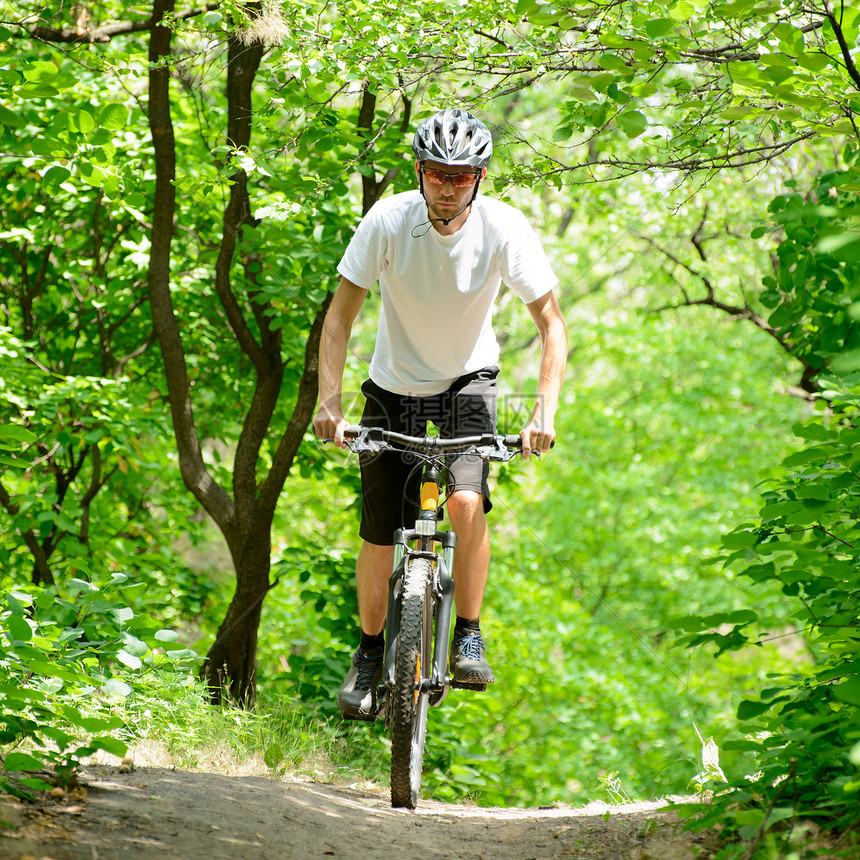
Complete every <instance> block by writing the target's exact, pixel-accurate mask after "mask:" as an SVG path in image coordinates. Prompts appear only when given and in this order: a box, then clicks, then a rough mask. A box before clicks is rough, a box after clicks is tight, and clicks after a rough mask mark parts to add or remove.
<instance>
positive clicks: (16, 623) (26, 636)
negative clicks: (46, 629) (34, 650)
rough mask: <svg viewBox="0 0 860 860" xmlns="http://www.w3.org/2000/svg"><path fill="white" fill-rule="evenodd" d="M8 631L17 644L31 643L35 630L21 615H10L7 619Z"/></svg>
mask: <svg viewBox="0 0 860 860" xmlns="http://www.w3.org/2000/svg"><path fill="white" fill-rule="evenodd" d="M6 629H7V630H8V631H9V633H10V634H11V635H12V638H13V639H14V640H15V641H17V642H29V641H30V640H31V639H32V638H33V628H32V627H30V625H29V624H28V623H27V620H26V619H25V618H24V617H23V616H21V615H10V616H9V617H8V618H7V619H6Z"/></svg>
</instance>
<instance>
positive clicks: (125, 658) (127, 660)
mask: <svg viewBox="0 0 860 860" xmlns="http://www.w3.org/2000/svg"><path fill="white" fill-rule="evenodd" d="M116 658H117V660H119V661H120V663H123V664H124V665H126V666H128V668H129V669H139V668H140V667H141V666H142V665H143V663H142V662H141V660H140V658H139V657H135V656H134V654H129V653H128V651H126V650H125V648H121V649H120V650H119V651H118V652H117V655H116Z"/></svg>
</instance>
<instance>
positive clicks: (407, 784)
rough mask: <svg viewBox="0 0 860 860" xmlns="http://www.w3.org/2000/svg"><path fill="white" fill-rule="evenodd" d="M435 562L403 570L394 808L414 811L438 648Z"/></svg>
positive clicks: (419, 561)
mask: <svg viewBox="0 0 860 860" xmlns="http://www.w3.org/2000/svg"><path fill="white" fill-rule="evenodd" d="M431 574H432V563H431V561H430V560H429V559H427V558H411V559H409V560H408V561H407V562H406V566H405V569H404V571H403V590H402V592H401V597H400V630H399V632H398V634H397V645H396V649H397V650H396V652H395V660H394V689H393V691H392V693H393V696H392V702H391V805H392V806H400V807H404V806H405V807H406V808H408V809H414V808H415V804H416V803H417V802H418V794H419V792H420V790H421V771H422V769H423V766H424V740H425V737H426V731H427V706H428V698H429V696H428V693H427V692H422V691H421V682H422V681H423V680H426V679H428V678H429V677H430V672H431V664H432V647H433V645H432V643H433V599H432V590H431V580H432V576H431Z"/></svg>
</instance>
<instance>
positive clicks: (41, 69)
mask: <svg viewBox="0 0 860 860" xmlns="http://www.w3.org/2000/svg"><path fill="white" fill-rule="evenodd" d="M57 71H58V69H57V67H56V66H55V65H54V63H51V62H49V61H48V60H37V61H36V62H35V63H31V64H30V65H29V66H26V67H25V68H24V70H23V72H24V77H25V78H26V79H27V80H28V81H31V82H32V83H46V82H48V81H53V79H54V78H55V77H56V76H57Z"/></svg>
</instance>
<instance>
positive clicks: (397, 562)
mask: <svg viewBox="0 0 860 860" xmlns="http://www.w3.org/2000/svg"><path fill="white" fill-rule="evenodd" d="M416 540H417V541H419V544H420V545H421V546H424V547H428V549H426V550H415V549H412V548H411V547H410V546H409V545H410V543H412V542H413V541H416ZM434 543H439V544H441V546H442V552H441V554H440V553H438V552H434V551H431V550H430V549H429V547H433V545H434ZM456 546H457V535H456V534H454V532H440V531H435V532H434V533H433V534H432V535H428V534H426V532H424V530H423V529H422V531H421V532H419V531H418V530H416V529H398V530H397V532H396V533H395V535H394V570H393V572H392V574H391V577H390V578H389V580H388V615H387V618H386V621H385V643H386V645H385V670H384V674H383V686H384V687H385V688H387V689H388V690H390V689H392V687H393V686H394V662H395V659H394V655H395V648H396V642H397V634H398V632H399V627H400V612H399V608H400V595H401V592H402V588H403V572H404V570H405V568H406V563H407V561H408V560H409V559H410V558H412V557H419V558H420V557H422V556H424V557H428V556H429V557H431V558H432V559H433V561H434V562H435V564H434V565H433V567H432V570H433V573H432V576H433V582H432V592H433V599H434V602H435V603H436V607H435V612H434V615H435V618H436V631H435V636H434V640H433V668H432V672H431V674H430V679H429V682H427V681H425V682H424V683H422V687H424V686H425V685H426V687H427V689H426V691H424V692H430V693H432V694H434V695H433V696H432V697H431V700H430V701H431V703H432V704H439V702H441V701H442V699H443V698H444V694H445V692H446V687H447V686H448V642H449V639H450V635H451V617H452V612H453V608H454V578H453V576H452V575H451V571H452V570H453V567H454V549H455V547H456Z"/></svg>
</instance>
